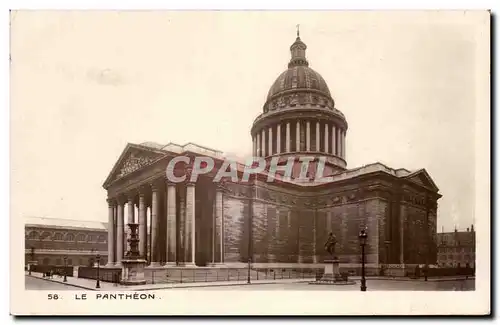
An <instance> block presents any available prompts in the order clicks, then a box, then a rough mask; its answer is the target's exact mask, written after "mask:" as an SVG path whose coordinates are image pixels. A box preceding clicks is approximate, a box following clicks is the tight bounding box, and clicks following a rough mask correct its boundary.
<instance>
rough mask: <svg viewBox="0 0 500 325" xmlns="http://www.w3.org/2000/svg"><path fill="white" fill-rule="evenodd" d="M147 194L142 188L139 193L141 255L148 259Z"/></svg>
mask: <svg viewBox="0 0 500 325" xmlns="http://www.w3.org/2000/svg"><path fill="white" fill-rule="evenodd" d="M145 196H146V193H145V189H144V188H141V190H140V192H139V255H140V256H141V258H144V259H147V250H148V229H147V225H146V197H145Z"/></svg>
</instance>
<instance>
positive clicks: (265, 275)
mask: <svg viewBox="0 0 500 325" xmlns="http://www.w3.org/2000/svg"><path fill="white" fill-rule="evenodd" d="M322 273H323V269H253V268H252V269H250V272H249V270H248V269H244V268H239V269H237V268H233V269H231V268H220V269H209V268H206V269H202V268H199V269H181V268H176V269H164V270H146V272H145V278H146V281H147V283H152V284H154V283H193V282H220V281H236V282H246V281H248V278H250V281H254V280H280V279H314V278H316V277H318V276H319V277H321V275H322Z"/></svg>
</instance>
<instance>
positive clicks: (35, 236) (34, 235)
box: [28, 231, 39, 239]
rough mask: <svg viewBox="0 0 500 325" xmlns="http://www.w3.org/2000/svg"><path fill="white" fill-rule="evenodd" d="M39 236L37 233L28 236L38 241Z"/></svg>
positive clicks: (33, 232) (32, 232)
mask: <svg viewBox="0 0 500 325" xmlns="http://www.w3.org/2000/svg"><path fill="white" fill-rule="evenodd" d="M38 237H39V235H38V232H37V231H31V232H30V233H29V235H28V238H29V239H38Z"/></svg>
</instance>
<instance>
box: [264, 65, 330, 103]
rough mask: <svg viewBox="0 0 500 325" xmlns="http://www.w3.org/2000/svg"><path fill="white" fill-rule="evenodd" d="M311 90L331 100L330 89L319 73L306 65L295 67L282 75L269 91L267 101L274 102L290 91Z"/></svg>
mask: <svg viewBox="0 0 500 325" xmlns="http://www.w3.org/2000/svg"><path fill="white" fill-rule="evenodd" d="M310 90H313V91H315V92H318V93H320V94H322V95H324V96H327V97H330V98H331V95H330V89H328V85H327V84H326V81H325V79H323V77H322V76H321V75H320V74H319V73H318V72H316V71H314V70H313V69H311V68H309V67H308V66H306V65H295V66H292V67H290V68H288V69H287V70H286V71H284V72H283V73H282V74H280V76H279V77H278V78H277V79H276V81H275V82H274V83H273V85H272V86H271V89H269V93H268V94H267V100H268V101H269V100H272V99H273V98H274V97H277V96H279V95H280V94H281V93H285V92H286V93H288V91H295V92H299V91H310Z"/></svg>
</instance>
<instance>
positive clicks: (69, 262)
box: [67, 258, 73, 266]
mask: <svg viewBox="0 0 500 325" xmlns="http://www.w3.org/2000/svg"><path fill="white" fill-rule="evenodd" d="M67 263H68V266H72V265H73V260H72V259H71V258H68V261H67Z"/></svg>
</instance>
